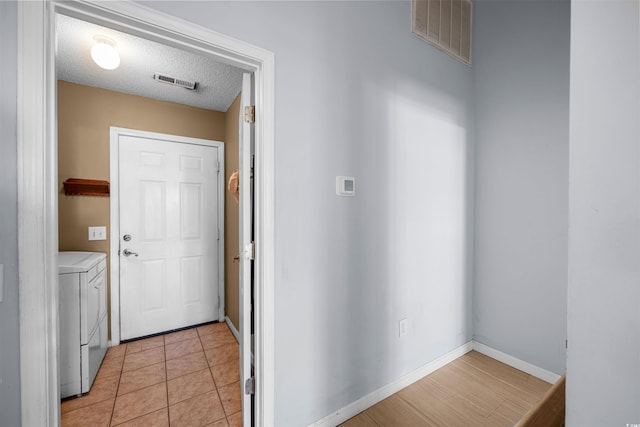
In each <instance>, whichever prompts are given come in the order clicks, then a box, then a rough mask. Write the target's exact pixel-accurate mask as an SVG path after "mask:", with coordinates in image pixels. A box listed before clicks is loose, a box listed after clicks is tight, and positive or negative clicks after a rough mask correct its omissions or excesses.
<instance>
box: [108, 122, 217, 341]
mask: <svg viewBox="0 0 640 427" xmlns="http://www.w3.org/2000/svg"><path fill="white" fill-rule="evenodd" d="M120 136H133V137H139V138H148V139H157V140H160V141H165V142H171V143H176V144H191V145H201V146H205V147H215V148H217V149H218V150H219V151H218V153H222V161H220V159H218V162H219V163H220V165H219V167H220V171H219V172H220V173H219V174H218V175H219V176H218V199H217V200H216V203H217V207H218V223H217V226H218V230H219V235H218V236H219V238H218V260H217V262H218V279H217V280H218V283H217V289H218V316H217V320H218V321H220V322H224V321H225V315H224V222H225V221H224V190H225V188H224V187H225V185H224V177H225V174H224V143H222V142H220V141H214V140H208V139H200V138H192V137H187V136H179V135H170V134H166V133H159V132H149V131H143V130H137V129H128V128H122V127H116V126H111V127H110V128H109V177H110V180H111V185H110V198H109V210H110V215H109V217H110V219H109V222H110V224H109V239H110V244H109V250H110V254H111V262H110V266H109V267H110V272H111V280H110V285H111V286H110V289H111V293H110V300H111V306H110V307H111V311H110V316H111V339H110V340H109V346H114V345H118V344H120V338H121V334H120V256H119V255H118V254H119V251H120V156H119V152H120V146H119V145H118V142H119V137H120ZM212 166H213V165H212Z"/></svg>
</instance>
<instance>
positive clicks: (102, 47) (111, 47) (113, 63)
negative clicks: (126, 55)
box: [91, 36, 120, 70]
mask: <svg viewBox="0 0 640 427" xmlns="http://www.w3.org/2000/svg"><path fill="white" fill-rule="evenodd" d="M93 40H94V41H95V44H94V45H93V47H92V48H91V58H92V59H93V61H94V62H95V63H96V64H98V65H99V66H100V67H102V68H104V69H105V70H115V69H116V68H118V65H120V55H118V51H117V50H116V43H115V42H114V41H113V40H111V39H110V38H109V37H107V36H94V37H93Z"/></svg>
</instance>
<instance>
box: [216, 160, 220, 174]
mask: <svg viewBox="0 0 640 427" xmlns="http://www.w3.org/2000/svg"><path fill="white" fill-rule="evenodd" d="M216 167H217V172H218V173H220V162H218V164H217V165H216Z"/></svg>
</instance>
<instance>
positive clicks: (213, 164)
mask: <svg viewBox="0 0 640 427" xmlns="http://www.w3.org/2000/svg"><path fill="white" fill-rule="evenodd" d="M223 150H224V148H223V145H222V143H216V142H214V141H204V140H197V139H191V138H184V137H173V136H171V135H160V134H151V133H143V132H140V134H139V135H126V134H120V135H119V138H118V151H119V153H118V157H119V174H118V175H119V178H118V183H119V189H118V190H119V191H118V194H119V217H120V218H119V219H120V222H119V223H120V227H119V229H120V236H119V237H120V251H119V261H120V321H121V338H122V339H131V338H136V337H141V336H145V335H150V334H155V333H159V332H164V331H169V330H172V329H177V328H182V327H186V326H191V325H194V324H198V323H204V322H209V321H213V320H218V319H219V318H220V316H221V314H220V313H219V310H220V302H221V295H220V278H221V277H223V276H222V272H221V269H222V265H221V263H220V259H221V258H222V253H221V252H222V246H221V245H220V239H221V233H222V226H221V224H223V222H222V215H221V212H222V207H223V202H220V200H222V199H221V197H222V191H221V185H220V182H219V176H220V175H219V174H220V169H221V168H222V164H223V163H224V162H223V159H224V151H223Z"/></svg>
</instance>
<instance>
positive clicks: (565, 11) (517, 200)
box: [473, 1, 570, 374]
mask: <svg viewBox="0 0 640 427" xmlns="http://www.w3.org/2000/svg"><path fill="white" fill-rule="evenodd" d="M474 5H475V23H474V28H475V39H474V52H473V60H474V65H473V67H474V70H475V74H474V76H475V94H476V97H475V99H476V104H475V107H476V144H477V146H476V184H475V185H476V187H475V190H476V195H475V199H476V204H475V218H476V223H475V231H476V235H475V280H474V315H475V339H476V340H477V341H479V342H481V343H483V344H486V345H488V346H490V347H493V348H495V349H498V350H501V351H503V352H505V353H507V354H510V355H512V356H515V357H517V358H519V359H522V360H525V361H527V362H530V363H533V364H534V365H537V366H540V367H542V368H545V369H547V370H550V371H552V372H555V373H558V374H561V373H563V372H564V371H565V338H566V304H567V298H566V293H567V245H568V241H567V235H568V165H569V157H568V156H569V9H570V4H569V2H568V1H515V2H514V1H477V2H475V3H474Z"/></svg>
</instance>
